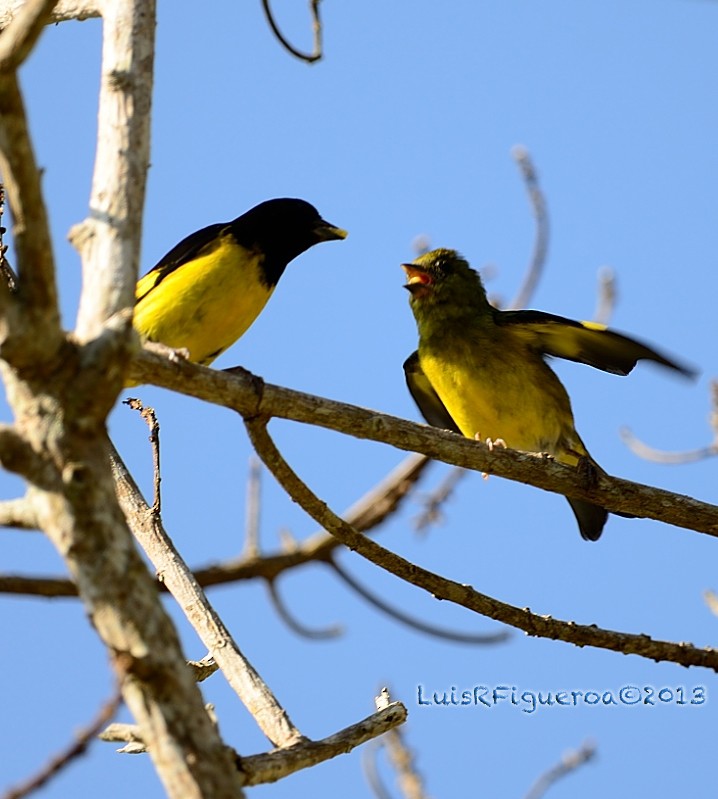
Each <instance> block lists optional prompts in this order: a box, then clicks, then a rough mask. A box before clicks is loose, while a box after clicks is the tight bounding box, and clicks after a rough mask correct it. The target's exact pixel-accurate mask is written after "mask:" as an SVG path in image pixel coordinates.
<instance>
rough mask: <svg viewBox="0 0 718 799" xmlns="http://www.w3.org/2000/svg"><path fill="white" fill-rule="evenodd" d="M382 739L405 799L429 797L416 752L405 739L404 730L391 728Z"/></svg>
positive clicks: (425, 798)
mask: <svg viewBox="0 0 718 799" xmlns="http://www.w3.org/2000/svg"><path fill="white" fill-rule="evenodd" d="M382 740H383V741H384V746H385V748H386V751H387V754H388V755H389V760H390V761H391V763H392V765H393V766H394V770H395V771H396V776H397V781H398V783H399V788H400V790H401V793H402V795H403V796H404V799H427V794H426V791H425V790H424V780H423V778H422V776H421V774H419V770H418V769H417V767H416V761H415V756H414V753H413V752H412V751H411V749H410V748H409V747H408V746H407V744H406V742H405V741H404V736H403V735H402V731H401V730H399V729H398V728H397V729H394V730H389V732H387V733H386V735H385V736H384V737H383V739H382Z"/></svg>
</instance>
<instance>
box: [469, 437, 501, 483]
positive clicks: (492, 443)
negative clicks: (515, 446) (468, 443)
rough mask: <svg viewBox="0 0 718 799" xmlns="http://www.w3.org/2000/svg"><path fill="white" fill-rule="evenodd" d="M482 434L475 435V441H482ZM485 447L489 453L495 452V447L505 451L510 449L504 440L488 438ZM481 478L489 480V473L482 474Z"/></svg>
mask: <svg viewBox="0 0 718 799" xmlns="http://www.w3.org/2000/svg"><path fill="white" fill-rule="evenodd" d="M481 440H482V439H481V433H474V441H481ZM483 443H484V445H485V446H486V448H487V449H488V451H489V452H493V451H494V447H502V448H503V449H508V445H507V444H506V442H505V441H504V440H503V438H487V439H485V440H484V441H483ZM481 476H482V477H483V478H484V480H488V479H489V475H488V472H481Z"/></svg>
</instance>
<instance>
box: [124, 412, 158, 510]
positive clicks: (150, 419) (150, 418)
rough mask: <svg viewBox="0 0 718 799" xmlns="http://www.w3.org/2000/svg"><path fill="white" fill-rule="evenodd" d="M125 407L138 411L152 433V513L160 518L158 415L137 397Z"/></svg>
mask: <svg viewBox="0 0 718 799" xmlns="http://www.w3.org/2000/svg"><path fill="white" fill-rule="evenodd" d="M122 404H123V405H128V406H129V407H130V408H132V410H133V411H137V412H138V413H139V414H140V416H141V417H142V418H143V419H144V420H145V423H146V424H147V427H148V428H149V431H150V446H151V447H152V495H153V502H152V508H151V509H150V510H151V511H152V513H154V514H156V515H157V516H160V515H161V513H162V493H161V491H160V484H161V482H162V472H161V471H160V423H159V422H158V421H157V414H156V413H155V409H154V408H150V407H145V406H144V405H143V403H142V400H139V399H136V398H135V397H128V398H127V399H126V400H123V401H122Z"/></svg>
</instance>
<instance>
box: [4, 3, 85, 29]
mask: <svg viewBox="0 0 718 799" xmlns="http://www.w3.org/2000/svg"><path fill="white" fill-rule="evenodd" d="M24 5H25V0H2V2H0V31H2V30H4V29H5V28H6V27H7V26H8V25H9V24H10V23H11V22H12V21H13V20H14V19H15V17H16V16H17V15H18V13H19V12H20V9H21V8H22V7H23V6H24ZM99 16H100V9H99V0H98V2H95V0H59V2H58V3H57V4H56V5H55V8H54V9H53V11H52V13H51V14H50V16H49V18H47V19H46V20H45V24H51V23H52V24H54V23H57V22H67V21H69V20H84V19H90V18H91V17H99Z"/></svg>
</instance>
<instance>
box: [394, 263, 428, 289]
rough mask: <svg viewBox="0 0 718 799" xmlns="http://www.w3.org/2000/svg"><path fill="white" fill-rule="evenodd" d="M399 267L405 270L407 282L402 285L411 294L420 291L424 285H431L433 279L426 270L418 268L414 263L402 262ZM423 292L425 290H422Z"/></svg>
mask: <svg viewBox="0 0 718 799" xmlns="http://www.w3.org/2000/svg"><path fill="white" fill-rule="evenodd" d="M401 268H402V269H403V270H404V272H406V277H407V280H408V282H407V283H406V284H405V285H404V288H405V289H408V290H409V291H410V292H411V293H412V294H416V293H417V292H420V291H422V289H424V287H425V286H431V285H432V284H433V282H434V281H433V279H432V277H431V275H430V274H429V273H428V272H425V271H424V270H423V269H419V268H418V267H417V266H415V265H414V264H402V265H401ZM424 293H425V291H424Z"/></svg>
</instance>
